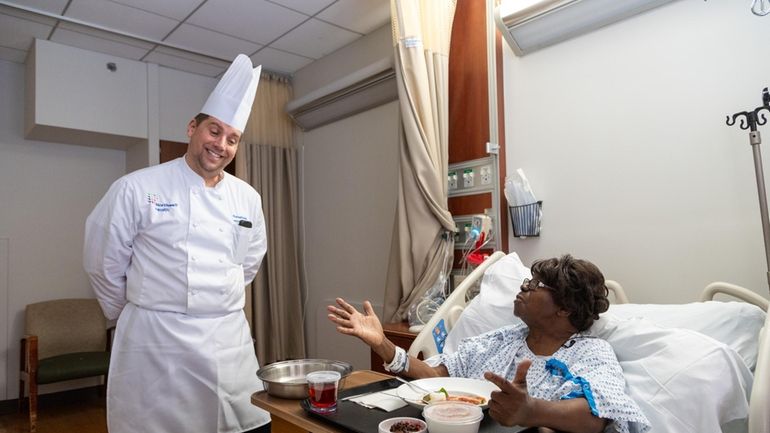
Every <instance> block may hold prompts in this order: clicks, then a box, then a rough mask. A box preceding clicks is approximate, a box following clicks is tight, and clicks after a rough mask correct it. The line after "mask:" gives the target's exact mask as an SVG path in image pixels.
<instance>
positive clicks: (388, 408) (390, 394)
mask: <svg viewBox="0 0 770 433" xmlns="http://www.w3.org/2000/svg"><path fill="white" fill-rule="evenodd" d="M350 401H352V402H354V403H357V404H359V405H361V406H363V407H366V408H369V409H372V408H378V409H382V410H384V411H385V412H392V411H394V410H396V409H400V408H402V407H404V406H406V402H405V401H404V400H401V398H399V397H398V396H396V394H395V393H394V390H386V391H380V392H375V393H373V394H368V395H362V396H361V397H356V398H351V399H350Z"/></svg>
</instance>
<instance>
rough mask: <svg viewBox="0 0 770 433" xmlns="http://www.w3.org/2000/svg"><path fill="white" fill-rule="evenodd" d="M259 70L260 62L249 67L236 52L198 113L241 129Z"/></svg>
mask: <svg viewBox="0 0 770 433" xmlns="http://www.w3.org/2000/svg"><path fill="white" fill-rule="evenodd" d="M260 72H262V65H260V66H257V67H256V68H254V69H252V65H251V59H249V57H248V56H246V55H245V54H238V57H236V58H235V60H233V63H232V64H231V65H230V67H229V68H227V71H226V72H225V75H223V76H222V79H221V80H219V83H217V87H216V88H214V91H213V92H211V95H209V99H207V100H206V103H205V104H203V108H201V111H200V112H201V113H203V114H208V115H209V116H214V117H216V118H217V119H219V120H221V121H223V122H225V123H227V124H228V125H230V126H232V127H233V128H235V129H237V130H239V131H241V132H243V129H244V128H245V127H246V122H247V121H248V120H249V114H250V113H251V105H252V104H253V103H254V95H255V94H256V93H257V85H258V84H259V74H260Z"/></svg>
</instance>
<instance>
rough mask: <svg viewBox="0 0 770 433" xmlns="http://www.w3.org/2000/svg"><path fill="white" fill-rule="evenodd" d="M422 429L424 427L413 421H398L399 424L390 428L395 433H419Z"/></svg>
mask: <svg viewBox="0 0 770 433" xmlns="http://www.w3.org/2000/svg"><path fill="white" fill-rule="evenodd" d="M422 429H423V427H422V425H420V424H419V423H417V422H412V421H398V422H397V423H395V424H393V425H392V426H390V431H391V432H394V433H410V432H418V431H420V430H422Z"/></svg>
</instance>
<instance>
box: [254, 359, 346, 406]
mask: <svg viewBox="0 0 770 433" xmlns="http://www.w3.org/2000/svg"><path fill="white" fill-rule="evenodd" d="M321 370H332V371H339V372H340V374H341V375H342V379H340V389H342V387H343V385H344V384H345V378H346V377H348V375H349V374H350V373H351V372H352V371H353V366H352V365H351V364H349V363H347V362H344V361H334V360H331V359H295V360H292V361H280V362H274V363H272V364H268V365H266V366H264V367H262V368H260V369H259V370H257V377H258V378H259V379H260V380H261V381H262V384H263V385H264V386H265V391H267V393H268V394H270V395H272V396H275V397H281V398H292V399H303V398H307V381H306V380H305V375H306V374H308V373H312V372H314V371H321Z"/></svg>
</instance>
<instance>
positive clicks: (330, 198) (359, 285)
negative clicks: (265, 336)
mask: <svg viewBox="0 0 770 433" xmlns="http://www.w3.org/2000/svg"><path fill="white" fill-rule="evenodd" d="M397 122H398V103H397V102H395V101H394V102H390V103H388V104H385V105H381V106H379V107H377V108H374V109H371V110H368V111H365V112H363V113H360V114H357V115H355V116H352V117H349V118H347V119H343V120H340V121H338V122H335V123H332V124H329V125H326V126H323V127H320V128H317V129H314V130H312V131H309V132H307V133H305V134H304V135H303V136H302V145H303V163H302V167H303V168H302V177H303V180H302V188H303V190H304V193H303V196H304V200H303V208H304V222H305V224H304V230H305V231H304V245H305V255H304V258H305V270H306V276H307V292H308V295H307V301H306V313H305V331H306V334H307V335H306V340H307V343H308V355H309V357H319V358H328V359H340V360H344V361H348V362H351V363H353V365H354V366H355V367H356V368H366V369H368V368H369V365H370V363H369V348H368V346H366V345H364V344H363V343H362V342H360V341H358V340H357V339H354V338H351V337H348V336H343V335H341V334H338V333H337V332H336V331H335V329H334V324H333V323H332V322H330V321H329V320H328V319H327V318H326V310H325V307H326V305H328V304H329V302H330V301H333V300H334V298H335V297H338V296H341V297H343V298H345V299H347V300H349V301H351V302H353V303H354V304H356V305H360V304H361V303H362V302H363V301H364V300H371V301H372V303H373V304H375V306H377V307H379V309H381V308H382V299H383V296H384V289H385V277H386V273H387V268H388V254H389V252H390V241H391V236H392V230H393V220H394V217H395V211H396V190H397V187H398V177H397V176H398V135H397V132H398V123H397Z"/></svg>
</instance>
